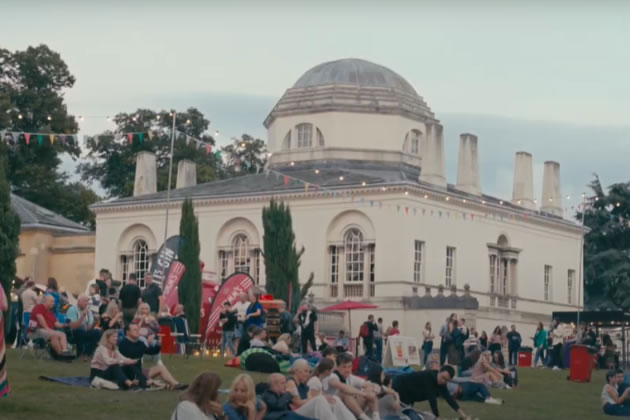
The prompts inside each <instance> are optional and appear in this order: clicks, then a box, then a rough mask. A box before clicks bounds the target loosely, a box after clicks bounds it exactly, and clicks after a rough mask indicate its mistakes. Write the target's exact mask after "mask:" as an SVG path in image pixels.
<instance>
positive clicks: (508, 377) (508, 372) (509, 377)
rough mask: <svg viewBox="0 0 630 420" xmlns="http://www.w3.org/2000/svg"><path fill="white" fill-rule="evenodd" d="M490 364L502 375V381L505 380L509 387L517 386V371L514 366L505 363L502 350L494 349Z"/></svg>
mask: <svg viewBox="0 0 630 420" xmlns="http://www.w3.org/2000/svg"><path fill="white" fill-rule="evenodd" d="M490 366H492V367H493V368H494V369H495V370H496V371H497V372H499V373H501V375H503V382H505V383H506V384H507V385H508V386H509V387H515V386H518V372H517V370H516V368H515V367H511V368H508V367H507V366H506V365H505V358H504V357H503V352H500V351H495V352H494V353H492V362H491V363H490Z"/></svg>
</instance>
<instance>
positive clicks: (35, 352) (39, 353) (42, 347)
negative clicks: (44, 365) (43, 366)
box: [19, 338, 51, 360]
mask: <svg viewBox="0 0 630 420" xmlns="http://www.w3.org/2000/svg"><path fill="white" fill-rule="evenodd" d="M27 354H28V355H30V356H31V357H33V359H35V360H44V359H50V358H51V356H50V345H49V344H48V342H47V341H46V340H44V339H43V338H36V339H34V340H33V339H30V338H29V339H28V342H27V343H26V344H25V345H23V346H22V347H20V356H19V358H20V360H22V359H23V358H24V356H26V355H27Z"/></svg>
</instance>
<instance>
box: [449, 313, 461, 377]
mask: <svg viewBox="0 0 630 420" xmlns="http://www.w3.org/2000/svg"><path fill="white" fill-rule="evenodd" d="M453 315H455V316H451V320H450V322H449V324H448V333H447V336H446V337H447V340H448V342H447V349H448V364H449V365H459V364H460V363H461V362H462V359H463V357H464V355H463V348H464V341H463V340H462V337H463V333H462V331H461V330H460V329H459V326H460V322H459V320H458V319H457V315H456V314H453Z"/></svg>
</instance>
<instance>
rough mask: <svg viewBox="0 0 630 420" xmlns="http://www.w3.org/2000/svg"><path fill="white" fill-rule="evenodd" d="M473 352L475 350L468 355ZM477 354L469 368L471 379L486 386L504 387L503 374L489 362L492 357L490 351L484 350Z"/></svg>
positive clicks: (505, 385)
mask: <svg viewBox="0 0 630 420" xmlns="http://www.w3.org/2000/svg"><path fill="white" fill-rule="evenodd" d="M474 353H475V352H472V353H471V355H470V356H473V354H474ZM478 356H479V357H478V359H477V361H476V362H475V364H474V365H473V366H472V368H471V369H470V377H471V380H472V381H473V382H477V383H481V384H484V385H486V386H488V387H494V388H506V387H507V384H506V383H505V382H503V374H502V373H501V372H499V371H497V370H496V369H495V368H493V367H492V365H491V364H490V361H491V360H490V359H491V357H492V356H491V355H490V352H489V351H484V352H481V353H479V354H478ZM464 361H465V360H464Z"/></svg>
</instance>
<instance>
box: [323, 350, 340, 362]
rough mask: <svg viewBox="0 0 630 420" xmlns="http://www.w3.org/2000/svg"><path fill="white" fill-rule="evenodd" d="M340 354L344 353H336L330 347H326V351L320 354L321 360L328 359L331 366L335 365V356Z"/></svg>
mask: <svg viewBox="0 0 630 420" xmlns="http://www.w3.org/2000/svg"><path fill="white" fill-rule="evenodd" d="M340 353H345V351H337V350H336V349H334V348H332V347H328V348H327V349H326V350H324V351H323V352H322V359H330V360H332V362H333V364H335V363H337V355H338V354H340Z"/></svg>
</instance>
